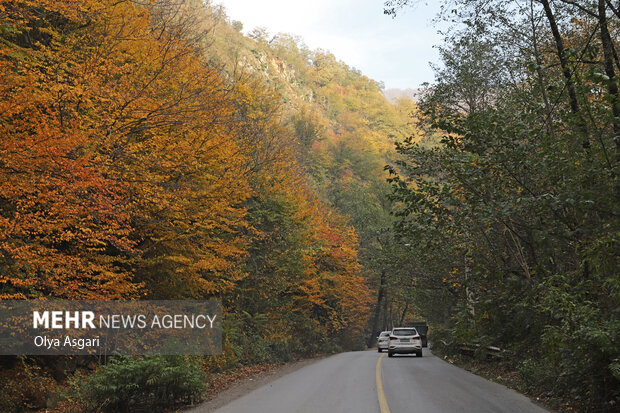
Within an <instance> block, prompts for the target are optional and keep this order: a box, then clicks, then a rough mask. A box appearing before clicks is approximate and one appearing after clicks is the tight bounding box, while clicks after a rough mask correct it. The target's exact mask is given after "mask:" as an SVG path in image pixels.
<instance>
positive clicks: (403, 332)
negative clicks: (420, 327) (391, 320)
mask: <svg viewBox="0 0 620 413" xmlns="http://www.w3.org/2000/svg"><path fill="white" fill-rule="evenodd" d="M392 334H394V335H395V336H417V335H418V332H417V331H416V330H415V328H402V329H399V330H394V331H392Z"/></svg>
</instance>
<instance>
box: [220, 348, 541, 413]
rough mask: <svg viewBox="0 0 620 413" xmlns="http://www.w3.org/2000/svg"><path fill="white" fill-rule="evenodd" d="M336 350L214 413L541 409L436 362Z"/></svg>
mask: <svg viewBox="0 0 620 413" xmlns="http://www.w3.org/2000/svg"><path fill="white" fill-rule="evenodd" d="M381 356H382V355H381V354H379V353H377V351H376V350H375V351H371V350H369V351H358V352H349V353H341V354H337V355H334V356H331V357H328V358H325V359H321V360H319V361H317V362H316V363H313V364H311V365H308V366H305V367H303V368H301V369H299V370H296V371H294V372H292V373H289V374H287V375H285V376H282V377H280V378H278V379H276V380H274V381H272V382H270V383H268V384H266V385H264V386H262V387H259V388H257V389H255V390H253V391H251V392H250V393H248V394H246V395H244V396H242V397H240V398H238V399H236V400H234V401H232V402H231V403H229V404H227V405H225V406H224V407H222V408H220V409H218V410H216V412H217V413H245V412H248V413H249V412H252V413H261V412H269V413H280V412H283V413H288V412H291V413H293V412H296V413H301V412H304V413H305V412H307V413H321V412H329V413H337V412H356V413H364V412H368V413H371V412H372V413H377V412H380V413H387V412H391V413H401V412H402V413H417V412H424V413H454V412H471V413H485V412H488V413H527V412H532V413H543V412H546V410H544V409H542V408H540V407H538V406H536V405H535V404H533V403H532V402H531V401H530V400H529V399H528V398H526V397H525V396H522V395H520V394H518V393H517V392H515V391H513V390H510V389H508V388H506V387H504V386H502V385H499V384H497V383H493V382H490V381H488V380H486V379H483V378H481V377H478V376H476V375H474V374H471V373H469V372H467V371H465V370H462V369H460V368H458V367H455V366H453V365H451V364H448V363H446V362H444V361H443V360H440V359H439V358H437V357H435V356H433V355H431V354H430V352H429V351H427V350H426V349H424V357H422V358H417V357H415V356H413V355H411V356H409V355H401V356H398V355H396V356H395V357H393V358H388V357H387V355H385V353H384V356H383V357H381Z"/></svg>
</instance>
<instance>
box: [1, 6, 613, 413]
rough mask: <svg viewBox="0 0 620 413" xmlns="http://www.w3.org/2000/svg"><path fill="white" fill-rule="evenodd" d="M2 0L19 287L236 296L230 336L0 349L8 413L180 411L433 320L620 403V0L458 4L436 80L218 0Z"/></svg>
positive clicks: (4, 96) (582, 397) (544, 384)
mask: <svg viewBox="0 0 620 413" xmlns="http://www.w3.org/2000/svg"><path fill="white" fill-rule="evenodd" d="M415 6H416V1H413V0H391V1H387V2H385V9H384V12H385V14H387V15H391V16H393V17H394V18H399V16H400V14H401V13H405V12H406V11H407V10H408V9H410V8H411V7H415ZM0 16H1V20H0V97H1V99H0V300H54V299H68V300H183V299H188V300H189V299H218V300H221V302H222V305H223V311H224V334H223V349H222V354H219V355H213V356H204V357H197V356H175V357H128V356H119V357H110V358H106V359H105V360H102V359H101V358H96V357H74V356H67V357H44V356H0V366H1V367H0V411H8V412H10V411H24V410H31V411H37V410H41V409H46V408H49V409H55V411H96V410H97V411H122V409H128V406H129V405H130V404H129V401H131V406H132V407H131V409H133V410H135V411H138V410H140V409H142V410H148V409H153V408H155V409H173V408H177V407H179V406H180V405H182V404H190V403H195V402H197V401H200V400H201V399H202V398H204V397H205V393H206V392H210V391H212V390H213V389H214V388H215V387H216V386H217V385H216V382H217V380H219V378H221V377H222V375H225V374H235V372H243V371H246V370H244V369H248V368H252V366H255V367H256V366H258V367H257V368H259V369H260V368H262V366H268V365H276V364H280V363H284V362H288V361H291V360H296V359H299V358H305V357H312V356H315V355H318V354H330V353H335V352H340V351H349V350H363V349H366V348H368V347H371V346H373V345H374V344H375V343H374V340H375V336H376V333H377V332H378V331H381V330H385V329H389V328H391V327H394V326H398V325H403V324H406V323H408V322H412V321H419V320H426V321H427V322H428V324H429V325H430V341H431V342H432V346H433V351H434V352H436V353H437V354H442V355H445V357H456V356H457V355H459V354H461V355H462V349H463V347H464V346H469V348H473V349H474V350H473V351H471V352H470V353H468V357H469V358H471V359H474V360H479V361H480V362H482V363H487V364H488V363H491V364H495V365H500V366H501V368H502V369H503V370H505V371H508V372H510V374H512V375H513V376H514V378H515V379H514V383H516V384H515V387H517V388H518V389H519V390H520V391H522V392H524V393H527V394H529V395H533V396H535V397H541V398H544V399H545V400H547V402H548V404H549V405H551V406H553V408H555V409H557V410H558V411H583V412H604V411H610V412H611V411H614V410H615V409H616V408H617V405H618V403H620V319H619V315H620V276H619V271H618V264H619V262H618V251H620V247H619V245H618V236H619V234H620V225H619V222H618V219H619V216H620V210H619V205H620V181H619V180H618V173H619V172H620V170H619V162H620V92H619V90H618V84H619V82H618V73H620V60H619V59H618V53H620V52H619V51H618V50H617V48H618V43H619V42H618V39H619V38H620V36H619V31H620V5H619V4H617V2H614V1H610V0H593V1H579V0H578V1H572V0H518V1H508V0H490V1H488V0H487V1H482V0H445V1H443V2H442V13H441V14H440V15H439V16H438V17H437V19H438V21H443V22H449V23H450V24H451V26H450V29H449V30H447V31H446V32H445V33H444V35H445V41H444V43H443V44H442V45H439V46H438V48H439V49H438V50H439V53H440V56H441V61H440V62H434V63H435V65H434V70H435V80H434V81H433V82H430V83H429V84H428V85H427V86H426V88H425V89H424V91H423V92H422V93H421V98H420V101H419V102H413V101H412V100H410V99H408V98H403V99H397V100H396V101H394V102H391V101H389V100H387V99H386V98H385V96H384V92H385V90H384V86H383V84H382V83H381V82H378V81H375V80H372V79H369V78H368V77H366V76H364V75H363V74H362V73H361V72H360V71H359V70H357V69H355V68H353V67H350V66H348V65H347V64H346V63H344V62H342V61H340V60H339V59H338V58H337V57H336V56H334V55H333V54H332V53H330V52H329V51H326V50H321V49H318V50H311V49H310V48H308V47H307V46H306V45H305V44H304V42H303V40H302V39H301V38H299V37H296V36H295V35H291V34H284V33H276V34H274V33H269V32H268V31H267V30H266V29H264V28H260V27H259V28H255V29H253V30H251V31H246V30H244V28H243V24H242V23H241V22H238V21H235V20H233V19H231V18H229V17H228V16H227V15H226V11H225V9H224V8H223V7H221V6H218V5H214V4H212V3H210V2H204V1H202V0H144V1H143V0H120V1H118V0H0ZM244 32H245V33H246V34H244ZM488 346H493V348H499V349H500V350H501V354H500V356H499V357H496V358H493V359H491V360H490V359H489V355H488V354H487V353H486V352H485V349H486V348H487V347H488ZM240 374H242V373H240ZM164 388H165V389H166V391H165V392H164V391H162V390H161V389H164ZM42 389H44V390H42ZM128 411H129V410H128Z"/></svg>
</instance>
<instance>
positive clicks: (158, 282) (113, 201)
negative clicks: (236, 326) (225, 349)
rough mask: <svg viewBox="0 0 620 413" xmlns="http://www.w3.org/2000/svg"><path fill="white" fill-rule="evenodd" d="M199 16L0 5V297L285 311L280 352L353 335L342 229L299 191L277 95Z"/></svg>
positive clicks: (82, 3)
mask: <svg viewBox="0 0 620 413" xmlns="http://www.w3.org/2000/svg"><path fill="white" fill-rule="evenodd" d="M209 10H210V9H208V8H204V7H203V6H202V5H200V4H198V3H197V2H190V1H188V2H172V1H149V2H137V1H120V2H119V1H107V0H79V1H56V0H49V1H48V0H39V1H28V0H26V1H2V2H1V3H0V12H1V13H2V26H1V29H0V30H1V31H0V39H1V43H0V96H1V98H2V99H1V101H0V113H1V121H0V136H1V139H0V281H1V284H0V298H2V299H33V298H40V299H51V298H66V299H120V298H160V299H165V298H181V299H182V298H220V299H223V300H224V303H225V306H226V307H227V310H228V311H230V312H231V314H232V313H234V312H239V311H241V310H243V311H247V312H249V313H251V314H255V313H259V314H265V315H266V316H267V317H268V318H269V320H270V323H272V324H269V325H268V326H267V330H275V329H276V328H275V326H276V325H277V324H278V323H282V321H278V320H279V318H280V317H279V316H278V314H280V315H282V314H284V315H282V316H281V317H282V318H286V317H289V318H290V320H289V323H288V324H287V326H288V327H287V329H286V334H284V335H282V336H281V337H280V338H279V339H281V340H282V341H287V340H289V339H291V337H292V336H293V335H294V334H301V333H303V332H305V333H309V332H311V333H312V334H318V336H323V337H328V336H329V337H334V334H335V333H338V334H341V339H342V340H345V338H346V340H348V341H349V342H351V340H353V341H354V340H355V335H356V334H358V333H359V332H360V331H361V329H362V328H363V326H364V323H365V321H366V311H367V308H366V307H367V303H368V290H367V287H366V285H365V281H364V279H363V277H362V275H361V272H360V266H359V264H358V260H357V249H356V248H357V244H356V235H355V231H354V230H353V229H352V227H350V226H349V224H347V221H346V219H345V218H344V217H343V216H340V215H339V214H338V213H337V212H336V211H334V210H332V208H331V207H330V206H329V205H328V204H327V203H325V202H323V201H321V200H320V197H319V196H318V195H317V194H316V193H315V192H314V190H313V189H312V188H311V187H310V186H309V184H308V183H307V182H306V178H305V175H304V172H303V169H302V168H301V167H299V166H298V164H297V158H298V157H297V155H296V152H295V151H296V144H295V142H294V139H291V136H290V134H289V130H290V129H289V128H288V127H287V125H286V123H285V121H284V118H283V115H282V111H281V109H280V105H279V99H280V97H279V95H278V94H277V93H276V92H275V91H273V90H272V89H270V88H269V87H268V86H267V85H265V83H264V82H263V81H262V80H261V79H260V78H259V77H257V76H253V75H251V74H246V75H245V76H231V75H229V73H227V72H225V71H223V70H222V67H221V66H219V65H217V64H214V63H212V62H211V61H210V58H209V53H210V49H209V47H210V44H211V40H212V39H211V36H212V29H213V24H214V23H213V20H212V19H210V15H209V13H210V11H209ZM257 262H260V265H254V264H255V263H257ZM250 297H251V299H250ZM283 297H285V298H283ZM250 301H251V302H253V303H254V306H255V307H256V308H252V307H251V306H249V304H248V303H249V302H250ZM246 305H248V306H247V307H246ZM287 314H288V315H287ZM305 333H304V334H305ZM346 340H345V341H346ZM342 343H343V344H344V341H343V342H342Z"/></svg>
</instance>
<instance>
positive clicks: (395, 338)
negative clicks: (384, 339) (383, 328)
mask: <svg viewBox="0 0 620 413" xmlns="http://www.w3.org/2000/svg"><path fill="white" fill-rule="evenodd" d="M390 340H398V337H395V336H390Z"/></svg>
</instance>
